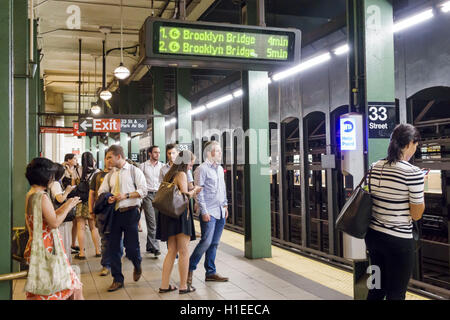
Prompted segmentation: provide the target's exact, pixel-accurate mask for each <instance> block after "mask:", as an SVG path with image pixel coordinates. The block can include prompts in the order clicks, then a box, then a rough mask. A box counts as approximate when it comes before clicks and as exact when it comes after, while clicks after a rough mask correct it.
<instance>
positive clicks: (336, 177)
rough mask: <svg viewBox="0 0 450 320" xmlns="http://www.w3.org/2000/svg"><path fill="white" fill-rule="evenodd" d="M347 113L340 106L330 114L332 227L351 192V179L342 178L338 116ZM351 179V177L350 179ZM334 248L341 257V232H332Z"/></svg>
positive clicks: (346, 108)
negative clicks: (332, 163) (332, 167)
mask: <svg viewBox="0 0 450 320" xmlns="http://www.w3.org/2000/svg"><path fill="white" fill-rule="evenodd" d="M345 113H348V106H347V105H344V106H340V107H338V108H336V109H335V110H334V111H333V112H331V114H330V122H331V123H330V134H331V153H332V154H334V155H335V158H336V168H335V169H333V170H332V171H331V172H332V173H331V174H332V176H333V177H332V181H333V185H332V186H329V187H330V188H332V190H333V193H334V194H335V203H334V204H333V206H334V209H333V210H332V212H334V214H335V216H334V218H333V220H332V221H333V225H334V224H335V222H336V218H337V215H338V214H339V212H340V211H341V209H342V207H343V206H344V204H345V201H346V199H347V198H348V197H349V196H350V194H351V193H352V191H353V181H351V179H346V181H344V176H343V174H342V168H341V161H340V159H341V148H340V145H341V130H340V126H339V123H340V120H339V119H340V116H341V115H343V114H345ZM350 178H351V177H350ZM344 183H346V185H344ZM333 241H334V243H335V246H334V250H333V251H334V252H332V254H334V255H336V256H339V257H343V255H344V252H343V246H342V245H343V244H342V232H337V230H335V232H334V239H333Z"/></svg>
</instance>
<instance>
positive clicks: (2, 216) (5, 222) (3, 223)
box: [0, 0, 13, 300]
mask: <svg viewBox="0 0 450 320" xmlns="http://www.w3.org/2000/svg"><path fill="white" fill-rule="evenodd" d="M12 18H13V15H12V0H2V1H0V43H1V44H2V45H1V46H0V92H1V93H2V94H1V95H0V101H1V103H0V105H1V106H2V112H0V136H1V137H2V138H1V139H0V149H1V150H2V152H1V153H0V163H1V164H2V170H0V181H1V182H2V183H1V184H0V203H1V204H2V206H1V210H0V241H1V243H3V244H8V243H11V228H12V214H11V210H12V201H11V199H12V190H11V189H12V182H11V179H12V152H13V151H12V138H13V136H12V129H13V121H12V116H13V100H12V99H13V95H12V88H13V79H12V73H13V52H12V48H13V44H12V40H13V39H12V22H13V20H12ZM11 271H12V262H11V248H10V246H9V245H3V246H2V249H1V250H0V274H4V273H10V272H11ZM11 298H12V282H11V281H1V282H0V300H11Z"/></svg>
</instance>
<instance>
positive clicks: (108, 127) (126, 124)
mask: <svg viewBox="0 0 450 320" xmlns="http://www.w3.org/2000/svg"><path fill="white" fill-rule="evenodd" d="M79 123H80V126H79V127H80V131H81V132H94V133H105V132H143V131H145V130H147V120H146V119H92V118H80V119H79Z"/></svg>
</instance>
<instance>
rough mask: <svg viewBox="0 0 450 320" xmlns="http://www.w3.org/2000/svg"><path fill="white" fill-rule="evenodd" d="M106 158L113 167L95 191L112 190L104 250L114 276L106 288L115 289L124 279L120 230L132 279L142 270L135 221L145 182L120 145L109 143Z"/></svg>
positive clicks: (143, 195) (120, 286) (136, 220)
mask: <svg viewBox="0 0 450 320" xmlns="http://www.w3.org/2000/svg"><path fill="white" fill-rule="evenodd" d="M106 161H109V164H110V166H111V167H113V168H114V170H113V171H110V172H109V173H108V174H107V175H106V176H105V179H104V180H103V183H102V185H101V186H100V189H99V190H98V194H99V195H100V194H102V193H104V192H110V193H112V194H113V196H111V197H109V199H108V203H110V204H112V203H115V210H114V215H113V221H112V228H111V234H110V238H109V247H108V249H107V250H108V252H109V254H110V255H109V257H110V259H111V274H112V276H113V278H114V280H113V283H112V285H111V286H110V287H109V288H108V291H116V290H117V289H120V288H122V287H123V282H124V277H123V274H122V262H121V259H122V254H121V250H120V243H121V241H122V232H123V233H124V246H125V248H126V256H127V258H128V259H130V260H131V261H132V262H133V265H134V272H133V279H134V281H138V280H139V278H140V277H141V274H142V268H141V261H142V258H141V252H140V247H139V233H138V232H139V231H138V222H139V218H140V213H139V209H140V205H141V199H143V198H144V197H145V196H146V195H147V184H146V182H145V176H144V174H143V173H142V171H141V170H139V168H136V167H134V166H133V165H131V164H129V163H128V162H127V161H126V160H125V155H124V152H123V148H122V147H121V146H117V145H113V146H111V147H109V149H108V150H107V151H106Z"/></svg>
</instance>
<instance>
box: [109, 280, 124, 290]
mask: <svg viewBox="0 0 450 320" xmlns="http://www.w3.org/2000/svg"><path fill="white" fill-rule="evenodd" d="M120 288H123V283H122V282H115V281H113V283H112V285H111V286H110V287H109V288H108V291H109V292H112V291H116V290H118V289H120Z"/></svg>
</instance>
